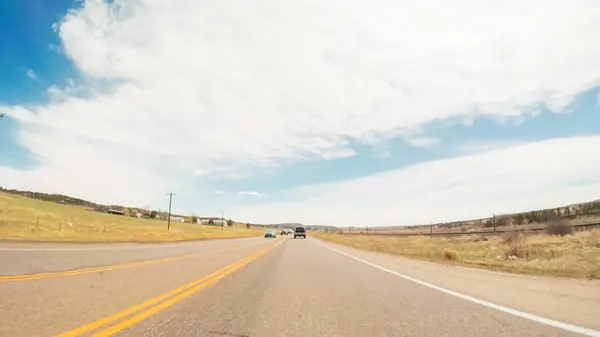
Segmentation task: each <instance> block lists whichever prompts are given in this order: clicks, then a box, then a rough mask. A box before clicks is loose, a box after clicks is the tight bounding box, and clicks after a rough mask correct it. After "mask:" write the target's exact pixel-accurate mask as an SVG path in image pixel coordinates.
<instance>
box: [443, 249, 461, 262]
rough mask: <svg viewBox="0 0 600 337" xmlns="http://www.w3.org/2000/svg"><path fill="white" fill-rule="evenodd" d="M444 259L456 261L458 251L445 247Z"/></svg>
mask: <svg viewBox="0 0 600 337" xmlns="http://www.w3.org/2000/svg"><path fill="white" fill-rule="evenodd" d="M444 260H448V261H456V260H458V253H457V252H456V251H454V250H451V249H444Z"/></svg>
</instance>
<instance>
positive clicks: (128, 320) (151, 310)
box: [56, 241, 284, 337]
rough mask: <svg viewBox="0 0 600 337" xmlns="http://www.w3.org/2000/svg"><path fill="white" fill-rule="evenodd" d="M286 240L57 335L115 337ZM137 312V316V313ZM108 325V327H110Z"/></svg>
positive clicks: (66, 336) (61, 336)
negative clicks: (93, 331)
mask: <svg viewBox="0 0 600 337" xmlns="http://www.w3.org/2000/svg"><path fill="white" fill-rule="evenodd" d="M283 242H284V241H279V242H277V243H275V244H273V245H271V246H269V247H267V248H265V249H263V250H260V251H258V252H256V253H254V254H252V255H250V256H248V257H246V258H243V259H241V260H239V261H237V262H234V263H232V264H230V265H228V266H226V267H225V268H223V269H220V270H218V271H216V272H214V273H212V274H210V275H208V276H205V277H202V278H200V279H198V280H196V281H193V282H191V283H188V284H186V285H184V286H182V287H179V288H177V289H174V290H171V291H169V292H167V293H164V294H162V295H160V296H157V297H155V298H152V299H150V300H147V301H145V302H143V303H140V304H137V305H135V306H132V307H130V308H128V309H125V310H123V311H121V312H118V313H116V314H113V315H111V316H108V317H104V318H101V319H99V320H97V321H95V322H91V323H88V324H85V325H83V326H80V327H78V328H76V329H73V330H71V331H68V332H65V333H62V334H60V335H57V336H56V337H75V336H79V335H80V334H83V333H86V332H90V331H92V330H96V329H100V328H103V329H102V330H100V331H97V332H96V333H94V334H93V335H92V337H101V336H112V335H113V334H115V333H117V332H119V331H121V330H124V329H126V328H128V327H130V326H132V325H134V324H136V323H139V322H140V321H142V320H144V319H146V318H148V317H150V316H152V315H154V314H156V313H158V312H160V311H162V310H164V309H166V308H168V307H170V306H172V305H173V304H175V303H177V302H179V301H181V300H183V299H185V298H186V297H189V296H190V295H192V294H194V293H196V292H198V291H200V290H201V289H203V288H206V287H207V286H209V285H211V284H213V283H215V282H217V281H218V280H220V279H222V278H224V277H225V276H227V275H229V274H231V273H233V272H235V271H236V270H238V269H240V268H242V267H244V266H246V265H247V264H249V263H250V262H252V261H253V260H255V259H257V258H259V257H260V256H262V255H264V254H266V253H267V252H269V251H270V250H273V249H274V248H275V247H277V246H278V245H280V244H282V243H283ZM134 314H135V315H134ZM121 319H124V320H122V321H120V322H119V323H117V324H114V325H112V326H109V325H110V324H111V323H114V322H116V321H119V320H121ZM107 326H108V327H107Z"/></svg>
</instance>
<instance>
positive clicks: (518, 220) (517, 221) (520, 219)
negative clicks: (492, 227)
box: [513, 214, 525, 226]
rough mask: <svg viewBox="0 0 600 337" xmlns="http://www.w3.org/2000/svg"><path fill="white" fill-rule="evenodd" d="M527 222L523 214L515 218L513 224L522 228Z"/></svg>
mask: <svg viewBox="0 0 600 337" xmlns="http://www.w3.org/2000/svg"><path fill="white" fill-rule="evenodd" d="M524 221H525V216H523V214H517V215H515V216H514V217H513V223H514V224H515V225H517V226H521V225H522V224H523V222H524Z"/></svg>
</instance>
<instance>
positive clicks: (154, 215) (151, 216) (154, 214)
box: [150, 211, 157, 219]
mask: <svg viewBox="0 0 600 337" xmlns="http://www.w3.org/2000/svg"><path fill="white" fill-rule="evenodd" d="M156 214H157V213H156V211H152V212H150V219H156Z"/></svg>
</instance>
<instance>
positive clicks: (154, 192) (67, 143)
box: [0, 0, 600, 225]
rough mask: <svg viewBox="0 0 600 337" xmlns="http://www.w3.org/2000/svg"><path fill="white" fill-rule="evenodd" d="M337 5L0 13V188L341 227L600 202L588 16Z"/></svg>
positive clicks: (588, 10) (8, 9)
mask: <svg viewBox="0 0 600 337" xmlns="http://www.w3.org/2000/svg"><path fill="white" fill-rule="evenodd" d="M338 5H339V6H340V7H339V8H340V10H339V11H336V12H330V11H329V10H330V8H325V7H321V5H319V4H312V5H310V6H306V7H302V8H298V7H295V6H296V5H294V4H274V3H273V4H269V3H262V4H260V5H257V6H255V7H251V6H249V7H246V6H240V7H239V8H237V9H236V10H233V9H232V8H229V7H227V6H225V5H220V4H219V5H215V6H214V7H210V6H208V5H207V4H202V3H184V2H182V3H181V4H179V3H177V4H175V3H166V2H165V3H163V4H159V3H154V2H147V1H138V2H133V1H116V2H112V1H111V2H106V1H101V0H94V1H89V2H88V3H86V4H85V5H84V4H83V3H82V2H79V1H53V2H47V1H29V2H17V1H13V2H2V3H0V29H2V31H6V32H9V34H3V35H2V36H1V37H0V47H1V48H2V50H3V53H2V54H1V55H0V61H1V62H0V111H1V112H3V113H5V115H6V116H5V117H4V118H2V119H1V120H0V140H1V142H2V143H1V144H0V145H1V146H0V185H1V186H5V187H12V188H23V189H32V190H40V191H47V192H59V193H67V194H71V195H75V196H78V197H83V198H87V199H91V200H95V201H99V202H104V203H121V204H127V205H133V206H149V207H154V208H164V202H165V200H166V199H165V197H164V194H165V193H166V192H169V191H174V192H176V193H177V199H176V200H177V202H176V203H175V209H176V211H178V212H186V213H192V212H194V213H196V214H213V213H215V214H216V213H219V212H220V210H222V209H226V210H227V212H228V213H229V214H231V216H232V217H234V218H235V217H240V218H246V219H247V218H251V219H255V220H256V221H261V222H279V221H301V222H307V223H328V224H331V223H334V224H340V225H344V224H350V223H352V224H354V223H356V224H364V223H366V222H368V223H372V224H375V225H377V224H409V223H415V222H425V221H428V220H432V219H434V220H436V221H446V220H451V219H463V218H469V217H478V216H484V215H486V214H488V213H489V212H491V211H494V212H502V211H518V210H522V209H526V210H527V209H530V208H536V207H545V206H554V205H557V204H561V203H564V202H567V203H568V202H577V201H585V200H587V198H597V197H598V196H597V195H594V193H593V191H594V188H595V187H596V186H597V185H598V184H600V183H599V182H598V180H599V176H598V174H597V173H594V172H597V171H594V170H593V168H594V167H595V166H594V165H599V166H598V167H599V168H600V164H599V163H598V160H597V159H594V158H591V157H593V156H591V154H590V153H589V152H587V153H584V152H583V150H581V151H580V150H579V145H576V144H579V143H578V142H581V148H585V147H586V146H588V147H589V146H592V148H593V144H595V143H594V142H597V141H598V140H597V136H598V135H599V134H600V108H599V105H598V97H599V94H600V89H599V84H600V62H598V61H597V60H598V59H600V47H598V46H597V43H594V41H597V39H598V38H600V26H599V24H598V23H597V20H594V15H595V13H600V8H599V7H598V6H595V5H591V4H589V3H585V2H575V3H574V4H573V3H572V5H571V7H570V9H569V10H568V11H563V10H561V7H562V6H561V5H560V4H559V2H556V3H546V2H540V4H535V1H534V2H532V3H531V4H525V5H523V8H520V9H519V10H518V11H517V12H518V13H517V12H515V9H514V8H513V7H511V6H512V5H511V4H509V3H506V4H499V3H494V4H489V5H480V6H467V5H465V6H463V5H458V4H457V5H456V6H448V7H442V8H439V10H438V11H436V12H433V11H431V10H430V8H429V7H428V6H429V3H428V2H427V1H425V2H423V5H422V6H421V5H419V6H417V5H410V6H409V5H406V4H404V5H401V4H396V3H389V4H388V6H389V11H385V12H381V11H379V9H378V8H367V7H364V6H365V5H364V4H362V3H360V2H353V1H352V2H344V3H342V2H340V3H338ZM207 6H208V7H207ZM402 6H404V7H402ZM266 12H269V13H272V16H269V17H268V18H265V17H264V16H263V14H262V13H266ZM398 12H406V13H410V14H411V16H410V17H406V18H402V19H397V18H396V17H394V16H393V15H392V14H393V13H398ZM68 13H71V14H69V15H67V14H68ZM292 13H297V14H298V15H293V14H292ZM314 13H321V15H323V16H322V17H323V18H324V19H323V20H322V21H321V20H320V19H317V20H315V21H314V22H312V21H311V22H309V23H307V22H306V21H304V20H303V19H302V18H303V17H309V16H311V15H313V14H314ZM444 13H446V14H448V13H453V14H452V15H446V14H444ZM301 14H304V16H302V15H301ZM455 14H456V15H455ZM438 15H441V16H440V17H438ZM508 17H510V18H511V20H513V21H512V22H513V24H512V25H511V26H507V25H505V24H504V23H505V22H506V21H505V19H506V18H508ZM474 18H479V19H474ZM454 19H456V20H458V22H460V24H457V23H456V22H454V21H453V20H454ZM477 20H481V21H477ZM232 22H235V24H233V23H232ZM334 22H339V23H340V25H341V26H336V25H335V24H333V23H334ZM433 22H435V23H433ZM532 22H533V23H535V25H532V24H531V23H532ZM273 26H278V27H281V29H280V30H279V31H276V32H274V31H273V30H272V29H270V28H269V27H273ZM473 26H477V27H478V29H477V30H473V29H472V28H471V27H473ZM340 27H344V29H340ZM382 27H384V28H385V29H383V30H382ZM541 32H544V34H545V35H540V34H541ZM561 43H562V44H563V45H564V46H565V48H562V49H565V50H562V49H561V50H557V49H556V45H560V44H561ZM567 47H568V48H567ZM564 144H570V145H569V146H572V148H565V147H564V146H563V145H564ZM524 149H536V150H535V151H534V150H530V151H533V152H529V154H528V155H523V152H522V151H524ZM553 149H557V150H553ZM557 156H558V157H557ZM571 156H575V157H573V160H575V161H576V160H578V159H581V160H586V162H588V161H590V160H591V161H592V163H588V165H591V168H585V169H584V168H581V167H576V166H578V165H576V164H575V163H574V162H573V163H572V167H570V166H569V167H563V166H562V165H565V164H564V163H563V164H561V165H552V164H551V163H553V162H556V161H557V160H558V161H560V160H561V159H560V158H567V157H568V158H571ZM557 158H558V159H557ZM490 160H491V162H498V163H501V164H498V165H496V166H486V165H490V162H489V161H490ZM542 163H545V165H546V166H543V165H542ZM444 165H445V166H444ZM461 165H471V166H477V167H480V166H481V167H485V169H483V168H482V169H481V170H483V171H484V172H477V174H471V175H467V176H465V177H462V178H460V179H459V176H461V174H462V172H465V170H466V171H468V167H469V166H464V169H460V167H463V166H461ZM505 166H506V167H505ZM548 166H552V168H551V169H545V168H544V167H548ZM434 168H435V170H434ZM436 170H437V171H436ZM453 170H455V171H453ZM536 170H539V171H536ZM445 172H455V173H454V176H452V175H450V174H448V175H445ZM480 174H482V175H480ZM532 176H533V177H540V179H539V181H540V182H539V184H533V183H532V182H531V177H532ZM442 178H443V179H445V180H443V179H442ZM440 179H441V180H440ZM494 179H498V181H503V179H509V180H507V181H504V182H503V186H504V187H506V186H512V188H513V190H514V189H518V190H519V191H520V192H519V193H520V197H519V198H522V199H519V198H515V197H514V196H513V195H510V190H505V189H504V187H502V186H497V187H496V186H492V185H490V181H493V180H494ZM456 181H460V182H461V183H460V184H457V183H456ZM367 182H368V183H367ZM369 186H371V187H369ZM448 186H451V187H448ZM521 189H523V190H522V191H521ZM342 191H343V192H342ZM416 194H418V195H416ZM447 194H449V195H452V196H453V197H452V199H453V200H452V203H449V204H448V205H447V206H445V207H443V208H440V209H438V211H437V214H435V215H431V214H429V213H430V209H431V204H435V203H444V204H446V203H447V200H448V199H447V198H446V197H445V196H446V195H447ZM484 195H485V196H484ZM357 199H358V200H362V202H359V203H357V201H356V200H357ZM478 202H481V204H477V203H478ZM398 205H399V206H398ZM395 207H400V208H399V209H398V210H396V209H395Z"/></svg>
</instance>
